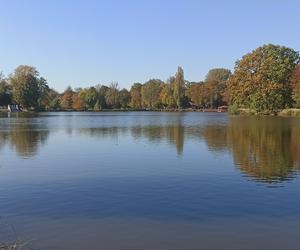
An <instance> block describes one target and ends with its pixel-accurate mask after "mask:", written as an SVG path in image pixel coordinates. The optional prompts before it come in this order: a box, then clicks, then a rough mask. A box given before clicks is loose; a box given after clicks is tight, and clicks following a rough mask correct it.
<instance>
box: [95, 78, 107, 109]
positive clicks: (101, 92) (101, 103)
mask: <svg viewBox="0 0 300 250" xmlns="http://www.w3.org/2000/svg"><path fill="white" fill-rule="evenodd" d="M95 88H96V90H97V93H98V101H97V103H96V104H97V105H96V109H97V108H98V110H101V109H105V108H107V104H106V100H105V95H106V92H107V90H108V87H107V86H105V85H100V84H99V85H97V86H96V87H95Z"/></svg>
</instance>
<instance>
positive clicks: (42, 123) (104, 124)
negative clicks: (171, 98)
mask: <svg viewBox="0 0 300 250" xmlns="http://www.w3.org/2000/svg"><path fill="white" fill-rule="evenodd" d="M199 115H200V114H199ZM199 115H198V114H190V116H184V115H176V116H175V115H173V116H170V117H167V118H168V119H171V121H170V122H165V120H163V119H164V118H165V117H164V116H168V115H164V114H161V115H160V117H159V118H157V117H156V118H155V119H156V120H153V119H154V118H153V117H146V118H145V117H144V118H143V120H137V117H138V116H137V115H135V118H132V117H130V116H129V115H128V116H126V115H123V117H122V119H121V118H120V117H118V116H117V115H115V116H111V117H105V118H103V117H101V115H98V116H94V115H92V116H87V115H83V116H79V115H78V116H77V115H74V116H71V117H70V116H62V117H63V119H64V120H59V119H60V118H59V117H55V116H53V117H50V118H49V117H46V116H44V117H39V116H36V117H16V118H6V119H4V118H2V119H1V120H0V125H1V130H0V149H3V148H4V147H5V145H9V146H10V147H11V148H12V149H13V150H14V151H15V152H16V153H17V154H18V155H19V156H22V157H32V156H34V155H36V154H37V152H38V150H39V147H40V146H41V145H43V144H44V143H45V142H46V141H47V139H48V137H49V134H50V133H52V132H53V131H56V130H57V129H60V128H63V130H64V131H66V133H67V134H68V135H70V136H74V137H76V136H78V135H79V136H80V135H81V136H84V137H87V136H88V137H92V138H99V139H105V138H106V139H112V140H113V139H115V138H118V137H119V136H120V137H121V136H128V137H130V138H131V140H132V139H133V140H144V139H146V140H147V141H148V142H149V143H151V144H153V143H157V144H158V143H167V144H169V145H172V146H173V147H174V148H175V149H176V152H177V154H178V155H184V143H185V140H186V143H193V142H194V141H195V140H198V141H204V142H205V143H206V145H207V147H208V150H209V151H213V152H219V153H224V152H230V154H231V155H232V157H233V160H234V163H235V165H236V167H237V168H238V169H239V170H240V171H241V172H242V173H243V174H244V175H246V176H247V177H251V178H252V179H254V180H257V181H261V182H267V183H274V182H281V181H285V180H288V179H290V178H292V177H294V176H295V175H296V174H297V173H298V171H299V170H300V120H299V119H285V118H280V117H229V118H228V120H225V121H226V122H224V120H223V122H220V120H218V119H216V120H214V119H211V118H210V117H209V116H205V115H203V114H202V116H201V119H199V117H200V116H199ZM191 117H192V118H193V119H191ZM195 117H196V118H195ZM117 118H118V119H119V120H118V119H117ZM114 119H116V120H114ZM151 119H152V120H151ZM197 119H198V120H197ZM145 121H146V122H145ZM57 123H61V124H60V125H59V126H58V125H57ZM62 136H63V135H62ZM86 139H87V138H86ZM87 145H89V144H88V139H87ZM196 145H197V144H195V145H194V147H196ZM207 154H209V152H207ZM204 160H205V159H204Z"/></svg>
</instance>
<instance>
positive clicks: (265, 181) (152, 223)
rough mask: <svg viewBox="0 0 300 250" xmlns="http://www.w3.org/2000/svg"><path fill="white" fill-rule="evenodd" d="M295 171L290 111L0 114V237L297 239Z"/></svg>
mask: <svg viewBox="0 0 300 250" xmlns="http://www.w3.org/2000/svg"><path fill="white" fill-rule="evenodd" d="M299 171H300V119H297V118H281V117H231V116H228V115H227V114H222V113H160V112H102V113H41V114H36V115H26V116H24V114H11V115H10V116H8V115H7V114H1V118H0V216H1V220H0V241H6V242H7V241H13V240H14V239H15V237H16V236H17V237H18V238H19V239H21V240H24V241H26V240H32V241H31V243H30V247H32V248H34V249H104V250H106V249H109V250H110V249H111V250H118V249H122V250H123V249H128V250H144V249H145V250H154V249H163V250H169V249H170V250H171V249H172V250H177V249H178V250H179V249H180V250H182V249H195V250H196V249H197V250H198V249H205V250H206V249H230V250H232V249H264V250H268V249H272V250H273V249H280V250H282V249H299V243H300V178H299ZM14 231H15V232H14Z"/></svg>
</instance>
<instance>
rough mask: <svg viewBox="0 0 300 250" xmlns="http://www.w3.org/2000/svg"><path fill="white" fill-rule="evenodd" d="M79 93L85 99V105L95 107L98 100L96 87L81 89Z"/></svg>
mask: <svg viewBox="0 0 300 250" xmlns="http://www.w3.org/2000/svg"><path fill="white" fill-rule="evenodd" d="M78 95H79V97H80V98H81V99H82V100H83V102H84V106H85V107H86V108H87V109H94V107H95V104H96V103H97V101H98V93H97V90H96V88H95V87H90V88H85V89H81V90H80V91H79V94H78Z"/></svg>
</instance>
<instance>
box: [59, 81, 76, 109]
mask: <svg viewBox="0 0 300 250" xmlns="http://www.w3.org/2000/svg"><path fill="white" fill-rule="evenodd" d="M73 94H74V91H73V90H72V87H71V86H69V87H67V89H66V90H65V91H64V93H63V95H62V97H61V101H60V103H61V107H62V108H63V109H72V106H73Z"/></svg>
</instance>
